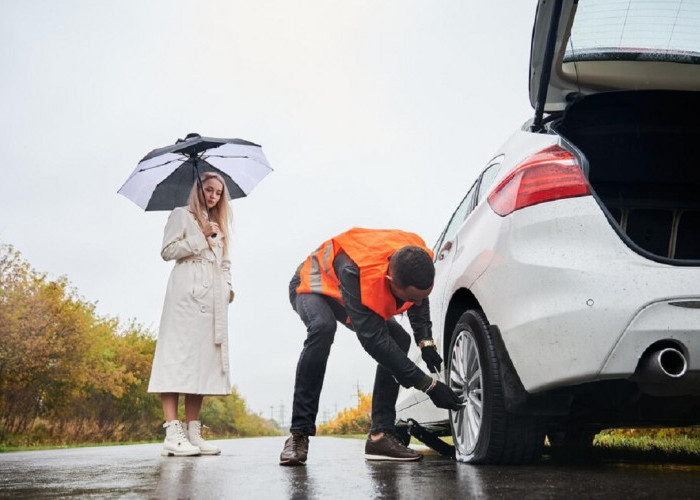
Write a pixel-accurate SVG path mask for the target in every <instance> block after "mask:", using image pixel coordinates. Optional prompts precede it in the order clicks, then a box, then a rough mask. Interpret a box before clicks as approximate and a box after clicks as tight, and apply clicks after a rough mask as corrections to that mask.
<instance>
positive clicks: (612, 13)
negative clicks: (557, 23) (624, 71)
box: [564, 0, 700, 64]
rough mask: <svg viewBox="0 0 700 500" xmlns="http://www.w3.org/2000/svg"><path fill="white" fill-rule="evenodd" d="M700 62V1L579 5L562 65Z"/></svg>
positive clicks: (589, 1) (607, 0) (584, 1)
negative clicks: (612, 62) (623, 62)
mask: <svg viewBox="0 0 700 500" xmlns="http://www.w3.org/2000/svg"><path fill="white" fill-rule="evenodd" d="M605 60H635V61H640V60H642V61H672V62H686V63H693V64H698V63H700V0H657V1H653V0H580V1H579V2H578V8H577V10H576V17H575V18H574V24H573V26H572V28H571V36H570V38H569V42H568V43H567V47H566V52H565V54H564V62H575V61H605Z"/></svg>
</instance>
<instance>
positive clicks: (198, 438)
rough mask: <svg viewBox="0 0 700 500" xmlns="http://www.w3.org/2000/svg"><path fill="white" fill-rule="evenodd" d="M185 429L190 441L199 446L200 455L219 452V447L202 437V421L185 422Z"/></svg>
mask: <svg viewBox="0 0 700 500" xmlns="http://www.w3.org/2000/svg"><path fill="white" fill-rule="evenodd" d="M185 429H186V430H187V439H189V440H190V443H192V444H193V445H195V446H197V447H199V451H200V452H201V453H202V455H218V454H219V453H221V450H220V449H219V448H217V447H216V446H214V445H213V444H209V443H207V442H206V441H205V440H204V439H203V438H202V423H201V422H200V421H199V420H191V421H190V423H189V424H187V423H185Z"/></svg>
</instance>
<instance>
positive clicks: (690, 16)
mask: <svg viewBox="0 0 700 500" xmlns="http://www.w3.org/2000/svg"><path fill="white" fill-rule="evenodd" d="M642 89H657V90H700V0H539V1H538V6H537V14H536V15H535V24H534V27H533V32H532V43H531V49H530V102H531V104H532V106H533V107H534V108H535V110H536V111H537V110H538V107H539V108H541V109H540V112H542V111H544V112H546V113H551V112H555V111H561V110H563V109H565V107H566V103H567V102H568V101H570V100H571V99H572V98H573V97H575V96H579V95H588V94H594V93H599V92H606V91H614V90H642Z"/></svg>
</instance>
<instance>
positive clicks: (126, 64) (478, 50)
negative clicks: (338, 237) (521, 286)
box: [0, 0, 536, 421]
mask: <svg viewBox="0 0 700 500" xmlns="http://www.w3.org/2000/svg"><path fill="white" fill-rule="evenodd" d="M0 6H1V7H2V11H1V12H2V15H0V67H1V68H2V78H0V116H2V122H3V124H2V134H0V145H1V146H2V147H1V149H0V151H2V155H3V156H4V158H3V161H2V167H0V169H1V172H2V177H1V178H0V243H8V244H12V245H14V246H15V247H16V248H17V249H18V250H19V251H20V252H21V253H22V254H23V256H24V257H25V258H26V259H27V260H28V261H29V262H30V263H31V264H32V266H33V267H34V268H36V269H37V270H39V271H42V272H47V273H48V274H49V276H50V277H58V276H60V275H66V276H67V277H68V279H69V280H70V282H71V283H72V284H73V285H74V287H76V288H77V290H78V292H79V294H80V295H81V296H82V297H83V298H84V299H85V300H88V301H90V302H96V303H97V311H98V313H99V314H101V315H103V316H118V317H119V318H120V319H121V320H124V321H126V320H128V319H131V318H134V319H136V320H137V321H138V322H140V323H142V324H143V325H145V326H146V327H150V328H152V329H154V330H156V329H157V327H158V323H159V320H160V313H161V308H162V303H163V298H164V294H165V286H166V283H167V280H168V275H169V273H170V270H171V268H172V265H173V264H172V263H170V262H164V261H163V260H162V259H161V258H160V245H161V240H162V235H163V227H164V225H165V221H166V219H167V215H168V214H167V212H148V213H146V212H143V211H142V210H141V209H139V208H138V207H137V206H136V205H135V204H134V203H132V202H131V201H129V200H127V199H126V198H124V197H122V196H121V195H118V194H117V190H118V189H119V187H120V186H121V185H122V184H123V182H124V181H125V180H126V178H127V177H128V175H129V174H130V173H131V172H132V170H133V169H134V167H135V166H136V163H138V161H139V160H140V159H141V158H142V157H143V156H144V155H145V154H146V153H147V152H149V151H150V150H151V149H154V148H157V147H162V146H165V145H168V144H171V143H173V142H174V141H175V140H176V139H177V138H179V137H184V136H185V135H186V134H187V133H188V132H198V133H200V134H202V135H206V136H213V137H239V138H243V139H247V140H249V141H252V142H255V143H258V144H261V145H262V146H263V151H264V152H265V154H266V156H267V158H268V160H269V161H270V163H271V165H272V167H273V168H274V169H275V171H274V172H273V173H272V174H270V175H269V176H268V177H266V178H265V179H264V180H263V181H262V183H261V184H260V185H259V186H258V187H257V188H256V189H255V190H254V191H253V192H252V194H251V195H250V196H249V197H248V198H244V199H240V200H235V201H233V202H232V208H233V212H234V219H235V221H234V237H233V241H232V247H231V253H232V255H231V257H232V262H233V269H232V271H233V282H234V288H235V290H236V300H235V302H234V303H233V304H232V306H231V308H230V311H229V319H230V321H229V323H230V337H231V345H232V348H231V350H232V356H231V363H232V374H233V381H234V383H235V385H236V386H237V388H238V390H239V392H240V393H241V394H242V396H243V397H244V398H245V399H246V401H247V402H248V406H249V408H250V409H251V410H253V411H255V412H258V413H262V414H263V415H264V416H266V417H269V416H271V410H274V417H275V418H276V419H278V418H279V412H280V407H281V406H282V405H284V412H285V420H286V421H288V420H289V418H290V415H291V403H292V392H293V386H294V372H295V367H296V362H297V359H298V355H299V352H300V350H301V347H302V343H303V340H304V338H305V333H306V332H305V329H304V326H303V324H302V323H301V321H300V320H299V318H298V316H297V315H296V314H295V313H294V312H293V311H292V309H291V307H290V305H289V301H288V296H287V285H288V282H289V279H290V278H291V276H292V274H293V272H294V270H295V268H296V266H297V265H298V264H299V263H300V262H301V261H302V260H303V259H304V258H305V257H306V256H307V255H308V253H309V252H310V251H312V250H313V249H314V248H316V247H317V246H318V244H319V243H321V242H322V241H324V240H326V239H328V238H329V237H331V236H333V235H335V234H337V233H340V232H342V231H344V230H346V229H348V228H350V227H352V226H364V227H373V228H399V229H404V230H408V231H413V232H416V233H418V234H419V235H421V236H422V237H423V238H424V239H425V240H426V242H427V244H428V246H432V245H433V244H434V242H435V240H436V238H437V237H438V235H439V234H440V231H441V230H442V228H443V226H444V224H445V223H446V222H447V220H448V218H449V216H450V215H451V213H452V211H453V209H454V208H455V207H456V205H457V203H458V202H459V201H460V200H461V198H462V197H463V196H464V194H465V193H466V191H467V189H468V188H469V186H470V185H471V183H472V182H473V181H474V179H475V177H476V176H477V175H478V173H479V172H480V170H481V169H482V168H483V167H485V166H486V163H487V162H488V160H489V159H490V158H491V157H492V156H493V155H494V153H495V152H496V150H497V149H498V147H499V146H500V145H501V144H502V143H503V142H505V140H506V139H507V138H508V137H509V136H510V135H511V134H512V133H513V132H514V131H515V129H517V128H518V127H520V126H521V124H522V123H523V122H524V121H525V120H527V119H528V118H530V117H531V116H532V114H533V112H532V108H531V107H530V104H529V100H528V80H527V78H528V62H529V43H530V34H531V30H532V23H533V19H534V13H535V8H536V2H535V0H532V1H525V0H518V1H515V0H507V1H492V2H481V1H476V0H358V1H354V0H343V1H341V0H306V1H291V0H221V1H212V0H199V1H197V2H193V1H176V0H171V1H165V0H161V1H155V0H149V1H147V2H144V1H142V0H120V1H118V2H113V1H106V0H104V1H98V0H21V1H20V0H0ZM374 366H375V364H374V362H373V360H372V359H371V358H370V357H369V355H367V354H366V353H365V352H364V351H363V349H362V348H361V346H360V344H359V342H358V341H357V339H356V337H355V336H354V334H353V333H352V332H350V331H349V330H347V329H345V328H343V327H339V329H338V332H337V334H336V340H335V344H334V346H333V349H332V352H331V357H330V360H329V366H328V371H327V373H326V382H325V385H324V390H323V394H322V397H321V409H320V414H319V420H320V419H321V418H322V417H323V416H324V413H325V414H333V413H334V412H335V411H336V410H341V409H343V408H344V407H350V406H354V405H355V403H356V400H355V399H354V396H353V394H354V391H355V390H356V386H357V385H358V384H359V387H360V388H361V389H362V390H363V391H365V392H369V391H371V390H372V381H373V378H374Z"/></svg>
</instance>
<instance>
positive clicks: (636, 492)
mask: <svg viewBox="0 0 700 500" xmlns="http://www.w3.org/2000/svg"><path fill="white" fill-rule="evenodd" d="M284 439H285V438H283V437H276V438H249V439H233V440H221V441H214V442H216V443H217V445H218V446H220V447H221V449H222V454H221V455H220V456H216V457H180V458H177V457H161V456H160V447H161V445H160V444H144V445H128V446H103V447H96V448H72V449H63V450H47V451H28V452H16V453H5V454H0V497H4V498H7V497H13V498H47V497H52V498H65V497H72V496H76V497H77V496H80V497H92V498H183V499H184V498H202V499H209V498H212V499H215V498H255V499H264V500H273V499H278V498H281V499H287V498H295V499H296V498H299V499H301V498H318V499H327V498H361V499H365V498H418V499H421V500H432V499H438V498H439V499H442V498H518V499H522V498H538V499H541V498H606V499H609V498H664V499H668V498H695V499H697V498H700V464H698V465H673V464H644V463H604V462H598V463H588V464H576V465H573V464H554V463H551V462H549V461H546V460H545V461H543V462H541V463H539V464H537V465H534V466H528V467H495V466H470V465H466V464H461V463H456V462H454V461H453V460H451V459H448V458H443V457H440V456H438V455H427V456H426V457H425V459H424V460H422V461H420V462H413V463H390V462H366V461H365V460H364V458H363V452H364V441H362V440H356V439H340V438H330V437H317V438H311V443H310V453H309V461H308V464H307V465H306V466H305V467H280V466H279V465H278V462H277V460H278V456H279V452H280V451H281V448H282V445H283V443H284Z"/></svg>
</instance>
